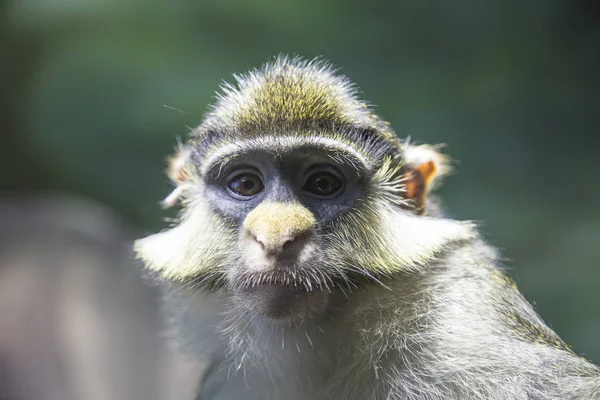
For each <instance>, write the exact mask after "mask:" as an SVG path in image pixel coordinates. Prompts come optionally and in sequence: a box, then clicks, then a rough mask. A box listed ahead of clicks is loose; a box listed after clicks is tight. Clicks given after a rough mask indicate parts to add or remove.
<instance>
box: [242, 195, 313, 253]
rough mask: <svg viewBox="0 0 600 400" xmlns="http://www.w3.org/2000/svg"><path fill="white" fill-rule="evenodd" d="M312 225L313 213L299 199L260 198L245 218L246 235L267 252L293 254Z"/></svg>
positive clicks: (309, 234)
mask: <svg viewBox="0 0 600 400" xmlns="http://www.w3.org/2000/svg"><path fill="white" fill-rule="evenodd" d="M315 227H316V220H315V217H314V216H313V214H312V213H311V212H310V211H309V210H308V209H306V208H305V207H304V206H302V205H301V204H299V203H278V202H263V203H262V204H260V205H259V206H258V207H256V208H255V209H254V210H252V211H251V212H250V213H249V214H248V216H247V217H246V219H245V220H244V230H245V232H246V234H247V237H249V239H250V240H252V241H254V242H256V243H258V245H260V247H261V248H262V250H263V251H264V253H265V254H267V255H270V256H273V255H276V256H281V255H286V256H296V255H297V254H298V253H299V252H300V251H301V250H302V248H303V247H304V245H305V244H306V242H307V240H308V239H309V238H310V237H312V235H314V232H315Z"/></svg>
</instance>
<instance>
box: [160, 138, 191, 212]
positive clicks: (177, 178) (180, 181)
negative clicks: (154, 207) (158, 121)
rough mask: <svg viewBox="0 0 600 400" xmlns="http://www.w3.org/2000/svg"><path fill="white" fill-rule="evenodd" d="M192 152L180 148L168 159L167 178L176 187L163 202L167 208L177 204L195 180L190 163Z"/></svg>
mask: <svg viewBox="0 0 600 400" xmlns="http://www.w3.org/2000/svg"><path fill="white" fill-rule="evenodd" d="M190 154H191V151H190V150H189V149H187V148H185V147H183V146H181V145H180V146H179V147H178V149H177V151H176V152H175V154H173V155H172V156H171V157H169V158H168V167H167V170H166V173H167V176H168V177H169V179H170V180H171V182H173V183H174V184H175V185H176V187H175V189H174V190H173V191H172V192H171V194H169V195H168V196H167V197H166V198H165V199H164V200H163V201H162V205H163V207H165V208H169V207H172V206H173V205H175V203H177V200H179V198H180V197H181V195H182V194H183V192H184V191H185V189H187V188H188V187H189V184H190V183H191V180H192V179H193V169H192V168H191V163H190V162H189V158H190Z"/></svg>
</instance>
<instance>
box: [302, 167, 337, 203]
mask: <svg viewBox="0 0 600 400" xmlns="http://www.w3.org/2000/svg"><path fill="white" fill-rule="evenodd" d="M342 186H344V183H343V182H342V180H341V179H340V178H339V177H337V176H336V175H335V174H333V173H331V172H328V171H317V172H314V173H312V174H310V175H309V176H308V178H307V179H306V182H305V183H304V186H303V187H302V189H303V190H305V191H307V192H309V193H311V194H314V195H317V196H320V197H332V196H334V195H335V194H337V193H338V192H339V191H340V189H341V188H342Z"/></svg>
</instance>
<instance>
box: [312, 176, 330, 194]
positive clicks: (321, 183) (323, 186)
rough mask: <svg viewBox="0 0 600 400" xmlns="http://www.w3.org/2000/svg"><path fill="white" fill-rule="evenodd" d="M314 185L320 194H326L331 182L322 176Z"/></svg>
mask: <svg viewBox="0 0 600 400" xmlns="http://www.w3.org/2000/svg"><path fill="white" fill-rule="evenodd" d="M315 184H316V186H317V188H319V190H320V191H322V192H327V191H328V189H329V188H330V187H331V181H330V180H329V179H327V178H326V177H324V176H323V177H320V178H317V180H316V182H315Z"/></svg>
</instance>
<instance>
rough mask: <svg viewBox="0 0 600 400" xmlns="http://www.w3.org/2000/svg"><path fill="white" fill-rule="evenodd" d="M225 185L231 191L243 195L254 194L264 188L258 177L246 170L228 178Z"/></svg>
mask: <svg viewBox="0 0 600 400" xmlns="http://www.w3.org/2000/svg"><path fill="white" fill-rule="evenodd" d="M227 187H228V188H229V190H231V191H232V192H233V193H235V194H237V195H239V196H244V197H250V196H254V195H255V194H257V193H258V192H260V191H261V190H263V188H264V186H263V183H262V180H261V179H260V177H259V176H257V175H255V174H252V173H248V172H245V173H242V174H238V175H235V176H234V177H233V178H231V179H230V180H229V182H228V183H227Z"/></svg>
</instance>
